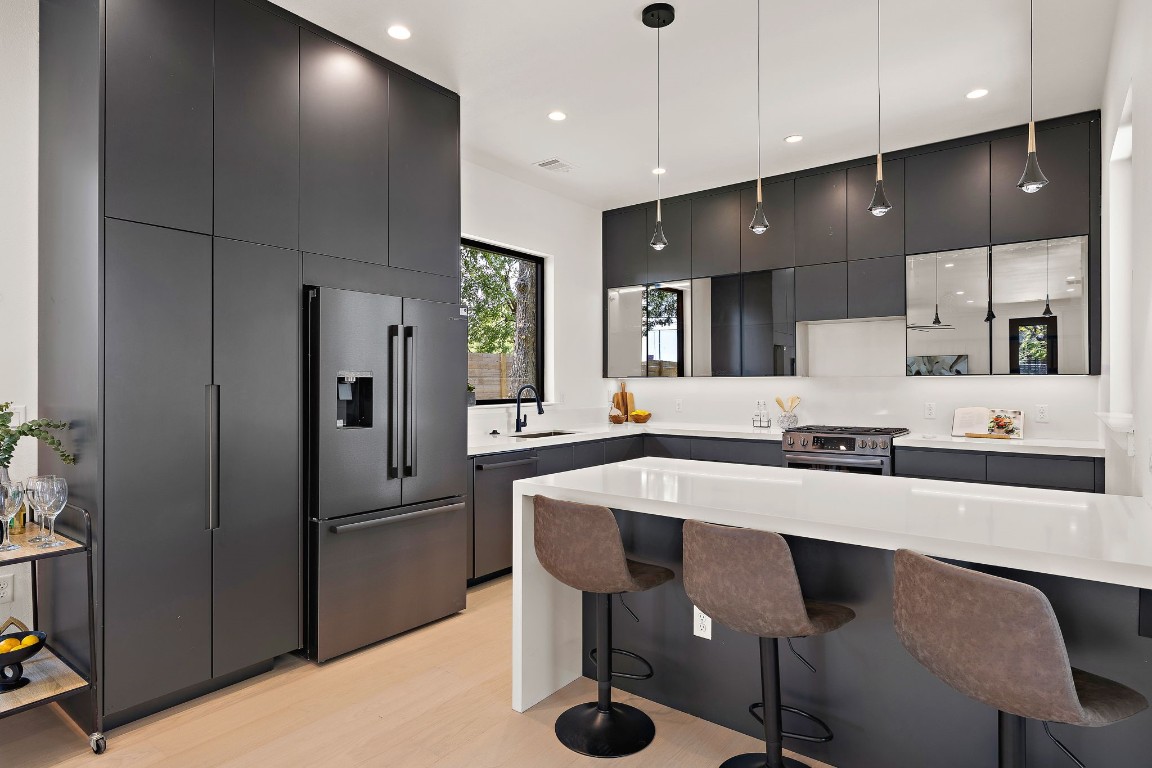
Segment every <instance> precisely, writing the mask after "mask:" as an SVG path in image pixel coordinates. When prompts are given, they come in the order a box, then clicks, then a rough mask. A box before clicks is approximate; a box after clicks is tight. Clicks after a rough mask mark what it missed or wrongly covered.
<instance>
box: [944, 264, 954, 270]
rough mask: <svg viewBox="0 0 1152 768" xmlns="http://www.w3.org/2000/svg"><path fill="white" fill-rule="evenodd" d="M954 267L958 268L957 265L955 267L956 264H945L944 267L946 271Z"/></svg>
mask: <svg viewBox="0 0 1152 768" xmlns="http://www.w3.org/2000/svg"><path fill="white" fill-rule="evenodd" d="M954 266H956V265H955V264H945V265H944V268H945V269H950V268H951V267H954Z"/></svg>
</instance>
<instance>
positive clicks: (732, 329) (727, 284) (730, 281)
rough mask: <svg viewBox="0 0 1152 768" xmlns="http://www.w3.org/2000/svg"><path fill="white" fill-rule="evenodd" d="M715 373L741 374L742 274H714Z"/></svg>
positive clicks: (713, 329)
mask: <svg viewBox="0 0 1152 768" xmlns="http://www.w3.org/2000/svg"><path fill="white" fill-rule="evenodd" d="M711 317H712V324H711V328H710V332H711V336H712V339H711V340H712V349H711V352H712V369H711V373H712V375H713V376H739V375H740V275H728V276H726V277H715V278H712V308H711Z"/></svg>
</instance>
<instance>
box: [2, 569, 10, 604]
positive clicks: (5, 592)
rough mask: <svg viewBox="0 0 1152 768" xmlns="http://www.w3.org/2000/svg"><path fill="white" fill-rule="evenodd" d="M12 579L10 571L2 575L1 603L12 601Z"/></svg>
mask: <svg viewBox="0 0 1152 768" xmlns="http://www.w3.org/2000/svg"><path fill="white" fill-rule="evenodd" d="M12 579H13V576H12V574H10V573H5V574H2V575H0V603H10V602H12Z"/></svg>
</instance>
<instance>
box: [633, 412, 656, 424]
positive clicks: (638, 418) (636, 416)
mask: <svg viewBox="0 0 1152 768" xmlns="http://www.w3.org/2000/svg"><path fill="white" fill-rule="evenodd" d="M628 418H629V419H631V420H632V421H633V422H634V423H636V424H643V423H644V422H646V421H648V419H650V418H652V414H651V413H649V412H648V411H632V412H631V413H629V414H628Z"/></svg>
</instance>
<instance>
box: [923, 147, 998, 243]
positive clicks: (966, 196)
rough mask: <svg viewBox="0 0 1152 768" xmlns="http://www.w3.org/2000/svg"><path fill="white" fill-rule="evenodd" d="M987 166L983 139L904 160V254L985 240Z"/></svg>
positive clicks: (986, 230) (986, 238) (986, 150)
mask: <svg viewBox="0 0 1152 768" xmlns="http://www.w3.org/2000/svg"><path fill="white" fill-rule="evenodd" d="M988 166H989V161H988V143H987V142H981V143H978V144H969V145H967V146H963V147H956V148H955V149H945V150H940V151H938V152H928V153H926V154H923V155H914V156H912V157H909V158H908V159H907V160H905V162H904V205H905V208H906V209H907V210H905V212H904V222H905V227H904V247H905V250H906V251H907V252H908V253H928V252H933V251H948V250H954V249H957V248H969V247H972V246H977V245H987V244H988V237H989V213H988V208H989V198H988V195H989V169H988ZM1012 183H1013V187H1012V188H1013V189H1014V190H1015V191H1017V192H1019V190H1017V189H1016V188H1015V182H1012Z"/></svg>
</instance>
